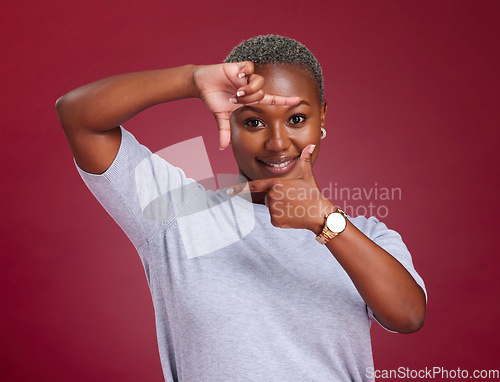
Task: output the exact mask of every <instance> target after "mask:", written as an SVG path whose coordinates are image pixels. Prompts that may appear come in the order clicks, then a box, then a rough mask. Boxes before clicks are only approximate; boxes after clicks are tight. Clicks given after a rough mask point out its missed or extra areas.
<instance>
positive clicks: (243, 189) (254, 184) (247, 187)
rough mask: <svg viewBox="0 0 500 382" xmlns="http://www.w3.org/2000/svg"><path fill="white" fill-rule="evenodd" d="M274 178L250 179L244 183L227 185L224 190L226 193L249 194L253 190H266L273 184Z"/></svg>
mask: <svg viewBox="0 0 500 382" xmlns="http://www.w3.org/2000/svg"><path fill="white" fill-rule="evenodd" d="M274 183H275V180H274V179H272V178H269V179H259V180H252V181H250V182H246V183H240V184H237V185H235V186H231V187H228V189H227V190H226V192H227V194H228V195H238V194H251V193H253V192H267V191H269V189H270V188H271V187H273V186H274Z"/></svg>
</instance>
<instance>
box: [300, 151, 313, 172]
mask: <svg viewBox="0 0 500 382" xmlns="http://www.w3.org/2000/svg"><path fill="white" fill-rule="evenodd" d="M315 148H316V145H307V146H306V147H304V149H303V150H302V153H301V154H300V170H301V178H302V179H310V178H313V177H314V176H313V172H312V161H311V160H312V154H313V152H314V149H315Z"/></svg>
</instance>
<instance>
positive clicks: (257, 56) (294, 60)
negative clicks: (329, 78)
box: [224, 34, 324, 103]
mask: <svg viewBox="0 0 500 382" xmlns="http://www.w3.org/2000/svg"><path fill="white" fill-rule="evenodd" d="M241 61H252V62H253V63H254V64H255V65H256V66H259V65H267V64H291V65H300V66H303V67H305V68H306V69H308V70H309V71H310V73H311V74H312V75H313V77H314V79H315V80H316V84H317V86H318V92H319V99H320V103H322V102H323V99H324V89H323V72H322V70H321V66H320V65H319V62H318V60H317V59H316V57H314V55H313V54H312V53H311V51H310V50H309V49H307V48H306V47H305V46H304V45H303V44H301V43H300V42H298V41H296V40H293V39H291V38H288V37H284V36H279V35H272V34H270V35H262V36H257V37H253V38H250V39H248V40H245V41H243V42H241V43H240V44H239V45H237V46H236V47H235V48H234V49H233V50H232V51H231V53H229V55H228V56H227V57H226V59H225V60H224V62H241Z"/></svg>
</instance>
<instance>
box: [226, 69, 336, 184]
mask: <svg viewBox="0 0 500 382" xmlns="http://www.w3.org/2000/svg"><path fill="white" fill-rule="evenodd" d="M255 73H256V74H259V75H261V76H263V77H264V79H265V84H264V89H263V90H264V92H265V93H266V94H272V95H281V96H297V97H299V98H300V99H301V102H300V103H299V104H298V105H293V106H269V105H257V104H256V105H247V106H243V107H241V108H239V109H237V110H235V111H234V112H233V113H232V114H231V147H232V149H233V154H234V158H235V159H236V163H237V164H238V167H239V171H240V174H241V175H243V176H245V177H246V178H247V179H248V180H257V179H264V178H276V177H283V178H294V177H298V176H299V175H300V173H299V166H298V158H299V156H300V154H301V152H302V150H303V149H304V147H306V146H307V145H309V144H315V145H316V149H315V150H314V153H313V156H312V161H311V162H312V164H313V165H314V162H315V161H316V158H317V156H318V152H319V143H320V136H321V127H323V126H324V124H325V115H326V102H323V104H320V102H319V92H318V89H317V86H316V82H315V81H314V79H313V76H312V75H311V74H309V72H307V71H306V69H303V68H300V67H296V66H291V65H267V66H262V67H259V68H257V69H256V70H255Z"/></svg>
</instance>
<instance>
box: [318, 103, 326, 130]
mask: <svg viewBox="0 0 500 382" xmlns="http://www.w3.org/2000/svg"><path fill="white" fill-rule="evenodd" d="M326 109H327V102H326V100H325V101H323V103H322V104H321V109H320V113H321V114H320V126H321V127H325V120H326Z"/></svg>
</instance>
